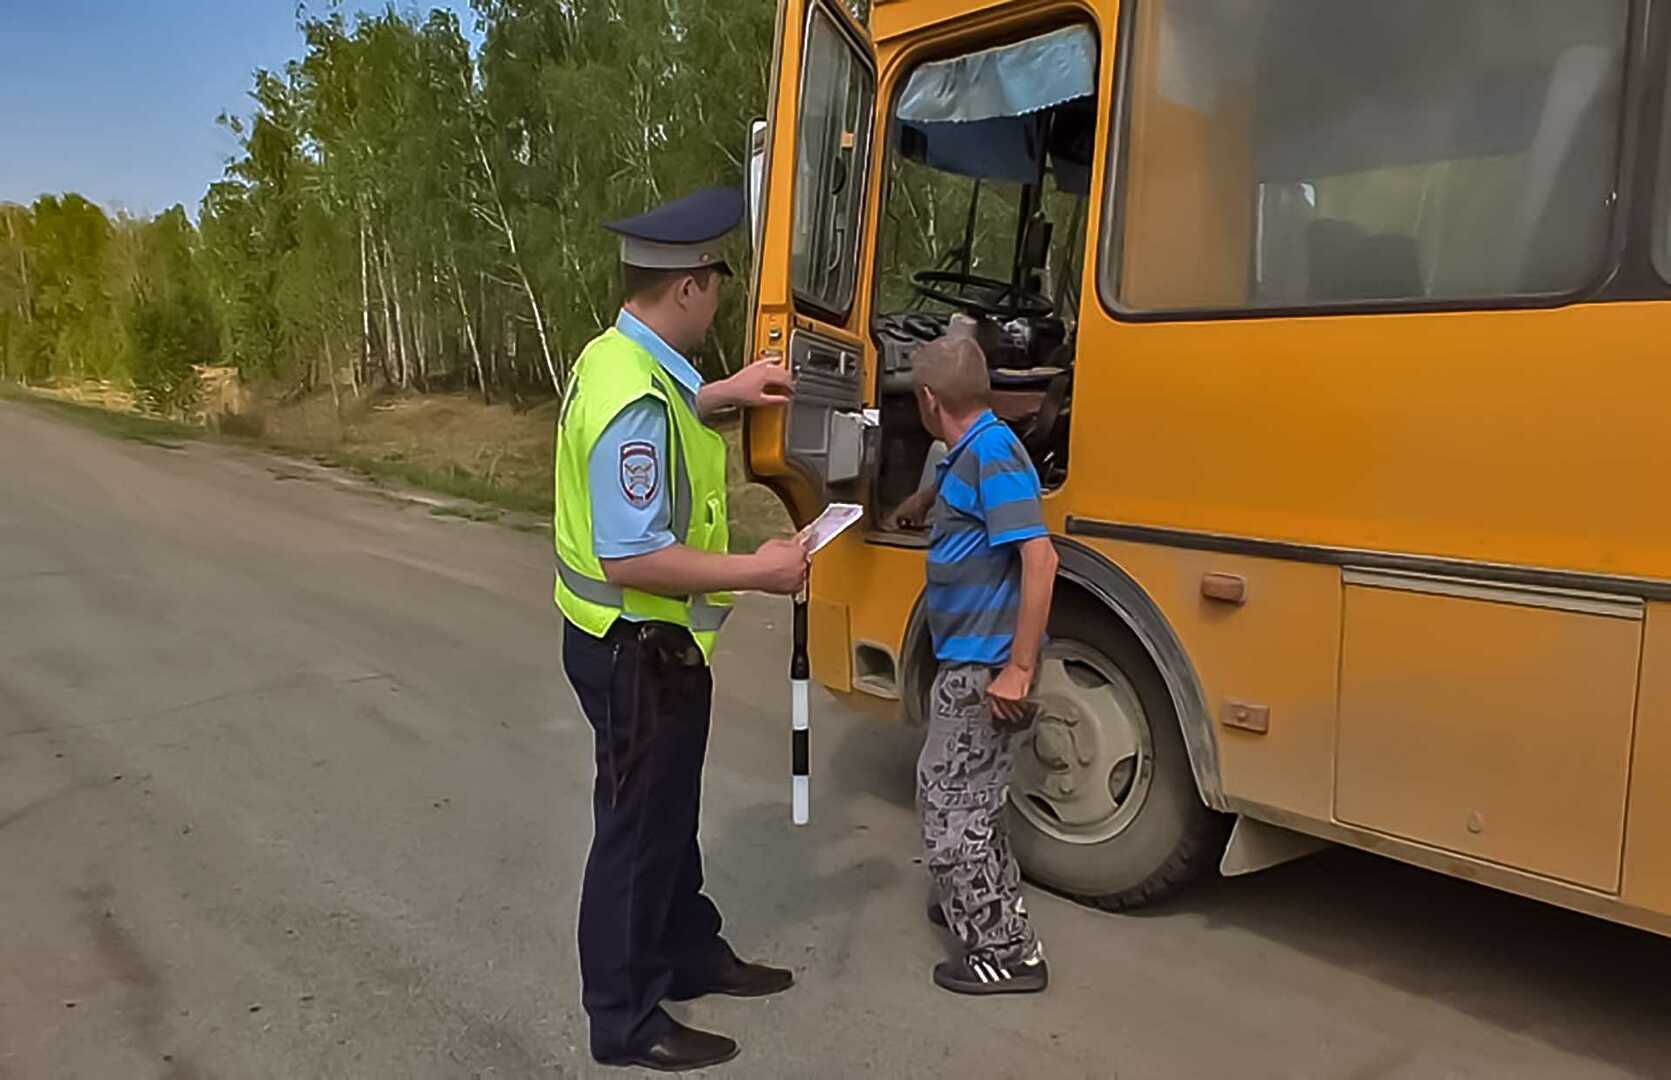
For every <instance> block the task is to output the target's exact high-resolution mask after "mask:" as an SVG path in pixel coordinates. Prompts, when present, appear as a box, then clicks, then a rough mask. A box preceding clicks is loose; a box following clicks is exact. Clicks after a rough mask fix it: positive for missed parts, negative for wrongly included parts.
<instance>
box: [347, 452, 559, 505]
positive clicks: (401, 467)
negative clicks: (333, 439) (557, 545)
mask: <svg viewBox="0 0 1671 1080" xmlns="http://www.w3.org/2000/svg"><path fill="white" fill-rule="evenodd" d="M314 460H316V461H318V462H319V463H320V464H322V465H328V466H330V467H332V468H335V469H349V470H352V471H354V472H357V473H359V474H360V475H361V476H364V477H366V478H367V479H370V480H381V481H393V482H395V483H400V484H405V485H407V486H409V487H415V488H422V489H424V490H425V491H433V492H435V493H436V494H438V495H451V496H453V497H454V498H456V499H467V500H469V501H471V502H478V503H485V504H487V505H489V506H495V507H498V508H500V509H501V510H516V511H519V512H522V513H529V514H549V513H551V493H550V492H549V491H543V490H542V491H538V492H535V491H530V490H527V489H520V488H508V487H500V486H499V485H498V484H490V483H488V482H487V481H486V480H484V479H483V478H481V477H479V476H476V475H475V474H473V473H470V472H466V471H465V470H463V469H459V468H456V467H451V468H445V469H433V468H429V467H427V466H424V465H417V464H413V463H412V462H408V461H399V460H394V461H389V460H380V459H377V458H371V457H361V456H359V455H357V454H351V453H343V452H341V451H332V452H330V453H326V454H316V455H314ZM477 520H481V519H477Z"/></svg>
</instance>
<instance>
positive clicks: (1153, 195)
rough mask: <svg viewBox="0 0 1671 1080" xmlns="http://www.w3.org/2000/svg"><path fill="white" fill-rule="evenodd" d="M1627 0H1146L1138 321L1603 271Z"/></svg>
mask: <svg viewBox="0 0 1671 1080" xmlns="http://www.w3.org/2000/svg"><path fill="white" fill-rule="evenodd" d="M1629 13H1630V3H1629V0H1404V2H1400V3H1396V4H1389V3H1386V2H1384V0H1140V2H1139V3H1138V5H1137V8H1136V11H1135V13H1134V16H1133V17H1134V20H1135V21H1134V23H1133V25H1132V28H1131V30H1132V32H1131V38H1130V40H1131V43H1132V44H1131V49H1132V53H1131V59H1130V62H1129V63H1128V66H1127V72H1128V77H1129V79H1130V84H1129V87H1128V90H1129V93H1128V100H1129V105H1128V112H1129V115H1128V118H1127V124H1126V128H1125V132H1124V138H1123V146H1122V148H1121V165H1120V170H1119V171H1120V176H1119V182H1118V184H1117V185H1116V186H1117V192H1118V194H1117V197H1118V198H1119V200H1120V205H1119V210H1118V213H1115V214H1111V215H1110V216H1109V217H1110V228H1111V229H1112V230H1113V231H1112V232H1111V234H1110V236H1109V243H1108V244H1107V245H1106V247H1105V250H1106V253H1107V262H1106V264H1105V265H1104V266H1103V268H1102V269H1103V275H1104V277H1103V282H1104V288H1105V291H1106V293H1107V295H1109V296H1110V297H1111V298H1113V299H1114V300H1115V301H1116V303H1117V306H1118V307H1119V308H1121V309H1123V310H1126V311H1130V312H1189V311H1203V312H1205V311H1224V310H1237V309H1297V308H1310V307H1330V306H1340V305H1355V304H1365V303H1369V304H1415V305H1419V304H1423V303H1430V302H1443V303H1459V302H1479V303H1492V302H1503V301H1512V300H1516V299H1527V298H1537V297H1558V296H1561V295H1565V294H1569V293H1573V292H1576V291H1579V290H1582V289H1584V288H1585V287H1586V286H1589V285H1591V284H1593V283H1594V282H1596V281H1597V280H1598V279H1599V277H1600V276H1601V274H1602V273H1603V271H1604V269H1605V265H1606V261H1607V257H1608V250H1609V227H1610V224H1611V215H1612V209H1613V201H1614V198H1613V197H1614V190H1615V178H1616V174H1617V158H1618V132H1619V126H1620V124H1619V117H1620V113H1621V109H1622V90H1621V86H1622V73H1623V68H1624V56H1625V50H1626V35H1627V24H1628V20H1629Z"/></svg>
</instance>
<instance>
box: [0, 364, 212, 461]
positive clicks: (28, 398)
mask: <svg viewBox="0 0 1671 1080" xmlns="http://www.w3.org/2000/svg"><path fill="white" fill-rule="evenodd" d="M0 400H5V401H15V402H19V403H20V404H24V405H28V406H30V407H31V408H37V409H40V410H42V411H43V412H50V413H54V414H56V415H58V416H60V417H62V418H63V419H66V420H69V421H70V422H72V423H75V424H79V425H80V426H82V427H85V428H90V429H92V430H94V431H97V432H100V433H101V434H105V435H111V436H114V437H115V438H118V439H129V440H131V441H133V442H140V443H146V444H148V445H151V446H160V447H163V448H165V449H169V450H177V449H179V447H180V446H181V444H183V443H186V442H192V441H195V440H198V439H202V438H203V437H204V436H205V435H206V434H207V432H205V431H203V430H202V429H201V428H194V427H188V426H186V425H184V424H176V423H174V422H173V421H171V420H158V419H154V418H152V417H149V416H136V415H134V414H133V413H118V412H110V411H109V410H107V409H101V408H99V407H98V406H96V405H80V404H77V403H75V402H72V401H61V400H59V399H58V398H53V397H47V396H46V395H44V394H37V393H35V392H34V391H32V390H30V389H28V388H27V387H23V386H19V385H18V384H16V383H13V382H6V381H3V380H0Z"/></svg>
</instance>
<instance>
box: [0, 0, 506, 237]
mask: <svg viewBox="0 0 1671 1080" xmlns="http://www.w3.org/2000/svg"><path fill="white" fill-rule="evenodd" d="M307 6H308V9H309V10H310V11H314V12H318V13H324V12H327V11H329V10H330V6H329V4H328V3H327V2H325V0H309V2H308V5H307ZM343 6H344V7H345V8H346V9H349V10H354V9H374V10H375V9H380V8H381V7H382V5H381V4H378V3H373V2H362V3H352V2H351V3H346V4H344V5H343ZM418 6H419V5H417V4H414V3H411V2H410V0H401V2H400V3H399V4H398V5H397V7H399V8H400V10H403V11H405V10H409V9H410V10H416V9H417V7H418ZM421 7H422V9H423V10H425V11H427V10H429V9H430V8H432V7H450V8H452V9H453V10H455V11H458V12H459V15H460V21H461V22H462V24H463V26H464V29H465V32H466V33H467V34H470V35H471V36H474V33H473V31H472V27H473V25H474V21H475V17H474V16H473V15H472V14H471V13H470V10H469V7H470V5H469V0H425V2H424V3H422V5H421ZM301 50H302V39H301V35H300V34H298V33H297V32H296V0H0V202H29V201H32V200H33V199H34V198H35V197H36V196H37V195H40V194H41V193H42V192H59V191H78V192H80V193H81V194H83V195H85V196H86V197H87V198H89V199H92V200H93V201H94V202H97V203H100V204H101V205H103V206H105V207H106V208H108V209H115V208H116V207H124V208H126V209H128V210H130V211H133V212H134V213H155V212H157V211H159V210H165V209H167V208H168V207H170V206H172V205H174V204H175V203H184V204H185V206H186V208H187V210H189V211H192V213H193V215H194V216H195V213H196V207H197V202H198V200H199V199H201V198H202V196H203V192H204V190H205V189H206V188H207V187H208V186H209V183H210V182H211V181H213V180H216V179H219V177H220V175H221V171H222V169H223V168H224V166H225V163H226V159H227V158H228V157H230V156H232V155H233V154H234V153H235V152H236V150H237V146H236V144H235V143H234V142H233V140H232V136H231V135H230V134H228V133H227V132H226V131H225V130H224V129H222V128H221V127H219V126H218V125H217V124H216V123H215V117H216V116H218V115H219V114H220V113H221V112H222V111H223V110H225V111H231V112H237V113H245V112H247V111H248V108H249V99H248V97H247V96H246V95H247V92H248V90H249V87H250V74H251V72H253V71H254V70H255V69H256V68H257V67H267V68H274V69H277V68H280V67H283V65H284V63H285V61H287V60H290V59H293V58H294V57H296V56H297V55H298V54H300V52H301Z"/></svg>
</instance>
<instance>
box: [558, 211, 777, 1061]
mask: <svg viewBox="0 0 1671 1080" xmlns="http://www.w3.org/2000/svg"><path fill="white" fill-rule="evenodd" d="M742 215H743V198H742V195H741V193H740V192H738V191H736V190H734V189H709V190H705V191H700V192H697V193H696V194H694V195H691V196H689V197H687V198H684V199H680V200H678V201H677V202H673V203H670V204H667V205H665V206H662V207H660V208H659V209H657V210H653V211H651V212H650V213H647V214H644V215H642V216H640V217H637V218H633V219H630V220H627V221H620V222H615V223H613V224H611V225H609V226H607V227H608V228H609V229H610V230H611V231H612V232H615V233H617V234H618V235H619V236H620V238H621V263H622V267H623V275H622V276H623V278H624V281H625V293H626V302H625V305H624V306H623V308H622V310H621V313H620V316H619V318H618V320H617V322H616V324H615V326H614V327H613V328H612V329H610V330H607V331H605V332H604V333H603V334H602V335H600V336H599V337H598V338H596V339H595V340H594V341H592V343H591V344H590V345H588V346H587V347H586V350H585V351H584V352H583V353H582V354H581V356H580V359H579V360H578V361H577V363H576V365H575V370H574V375H573V377H572V378H571V380H570V382H569V386H568V392H567V395H566V397H565V400H564V402H563V408H562V415H561V418H560V419H559V421H558V427H557V466H556V467H557V510H556V544H557V571H558V572H557V589H556V592H557V604H558V606H559V607H560V608H561V609H562V612H563V616H564V627H563V668H564V670H565V671H566V672H567V673H568V677H569V682H570V683H571V684H572V685H573V686H574V689H575V693H576V695H577V696H578V697H579V699H580V706H581V708H582V710H584V712H585V713H586V718H587V720H588V721H590V723H591V725H592V729H593V732H594V734H595V745H596V759H597V760H596V768H597V777H596V782H595V784H594V787H593V793H592V813H593V835H592V849H591V854H590V855H589V856H588V858H587V860H586V877H585V883H584V885H583V887H582V891H581V898H580V974H581V983H582V1002H583V1004H584V1005H585V1007H586V1012H587V1015H588V1017H589V1018H590V1021H591V1045H592V1056H593V1057H594V1058H596V1059H597V1060H598V1061H600V1062H603V1063H605V1064H610V1065H638V1066H644V1067H648V1068H653V1069H661V1070H667V1071H676V1070H682V1069H695V1068H702V1067H705V1066H709V1065H715V1064H718V1063H720V1062H722V1061H726V1060H729V1059H730V1058H732V1057H734V1056H736V1053H737V1044H736V1043H735V1042H734V1041H732V1040H731V1039H729V1038H726V1037H725V1036H723V1035H716V1034H712V1033H709V1032H704V1031H698V1030H696V1029H694V1028H690V1027H686V1026H684V1025H682V1024H680V1023H679V1022H677V1021H676V1020H674V1019H673V1018H672V1017H671V1016H669V1015H668V1014H667V1012H666V1011H664V1010H663V1009H662V1005H661V1003H662V1001H663V1000H665V999H671V1000H675V1001H685V1000H689V999H691V998H696V997H700V996H702V995H704V994H729V995H733V996H737V997H757V996H762V995H766V994H773V993H777V992H779V991H781V990H785V989H787V988H788V987H789V985H790V984H791V983H792V982H793V981H794V976H793V975H792V974H791V973H790V972H789V971H787V970H783V969H780V968H771V967H766V966H764V965H761V964H751V963H745V962H743V961H742V960H740V959H739V958H738V957H737V955H736V953H734V952H733V951H732V950H731V947H730V945H729V944H727V943H726V941H725V939H724V938H723V937H721V936H720V915H719V911H718V909H717V908H715V906H714V903H713V901H712V900H710V899H709V898H708V897H707V896H706V895H704V893H703V891H702V852H701V850H700V848H699V846H698V844H697V816H698V803H699V800H700V797H701V789H702V761H703V756H704V754H705V753H706V752H707V746H708V726H709V710H710V707H711V705H712V700H713V680H712V677H711V675H710V673H709V668H708V664H709V661H710V659H711V658H712V655H713V648H714V640H715V637H716V635H717V633H718V631H719V628H720V624H721V623H722V622H724V620H725V616H726V615H727V614H728V613H729V611H730V605H731V598H730V595H729V594H730V591H731V590H736V589H756V590H763V591H767V592H774V593H791V592H794V591H796V590H797V589H799V588H800V586H801V584H802V583H803V582H804V581H805V580H806V574H807V555H806V553H805V551H803V550H802V548H801V546H800V545H799V544H797V543H796V542H794V541H792V540H779V541H772V542H768V543H767V544H766V545H765V546H763V547H762V548H761V549H760V550H759V552H757V553H756V554H753V555H732V554H730V553H729V546H728V531H727V522H726V505H725V443H724V440H723V439H722V438H721V436H720V435H719V433H718V432H716V431H714V430H713V429H712V428H710V427H708V426H707V425H706V423H705V422H704V421H705V420H706V419H708V418H710V417H712V416H714V415H715V414H716V413H719V412H722V411H724V410H727V409H731V408H736V407H744V406H752V405H765V404H773V403H782V402H783V401H784V400H786V398H787V397H788V396H789V394H790V393H791V389H790V385H789V377H788V374H787V372H785V371H784V370H783V369H782V368H780V367H778V366H776V365H773V364H752V365H749V366H747V367H745V368H744V369H743V370H742V371H740V372H739V373H737V374H736V375H734V376H732V377H731V378H729V379H726V380H724V381H721V382H716V383H704V382H703V381H702V377H701V376H700V375H699V374H697V371H696V369H695V368H694V367H693V366H692V365H691V364H690V362H689V361H688V360H687V359H686V355H687V354H688V353H690V352H692V351H694V350H695V349H696V348H698V347H699V346H700V345H701V344H702V342H703V339H704V338H706V336H707V334H708V330H709V328H710V327H711V326H712V325H713V320H714V313H715V310H716V309H717V308H718V305H719V298H720V288H721V284H722V282H723V280H724V279H725V278H727V277H729V276H730V273H731V271H730V269H729V268H728V267H727V266H726V265H725V262H724V260H723V257H722V255H721V253H720V250H719V242H720V240H721V239H722V238H723V237H724V236H725V235H726V234H727V233H729V232H730V231H731V230H732V229H734V228H735V227H736V226H737V224H738V222H739V221H740V220H741V218H742Z"/></svg>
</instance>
